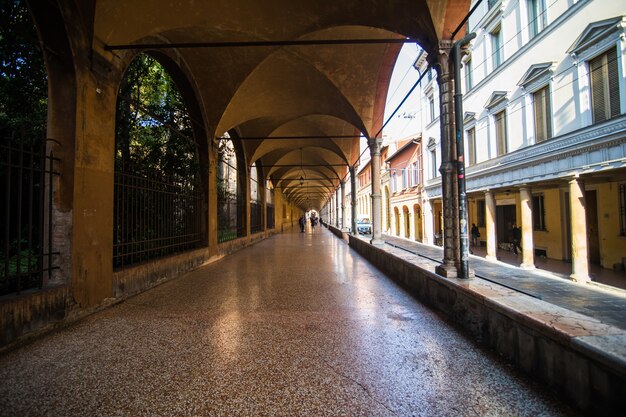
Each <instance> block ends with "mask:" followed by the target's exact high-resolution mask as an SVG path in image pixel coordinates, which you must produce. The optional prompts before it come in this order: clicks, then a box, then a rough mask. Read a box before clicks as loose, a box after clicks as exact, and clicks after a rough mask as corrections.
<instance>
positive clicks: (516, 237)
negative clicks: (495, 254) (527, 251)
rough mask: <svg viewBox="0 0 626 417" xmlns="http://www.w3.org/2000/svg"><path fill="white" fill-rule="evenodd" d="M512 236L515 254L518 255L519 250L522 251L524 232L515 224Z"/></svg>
mask: <svg viewBox="0 0 626 417" xmlns="http://www.w3.org/2000/svg"><path fill="white" fill-rule="evenodd" d="M511 236H512V237H513V253H514V254H516V255H517V249H518V248H519V251H520V252H521V251H522V247H521V246H520V245H519V244H520V242H521V241H522V230H521V229H520V228H519V227H517V225H516V224H513V230H512V231H511Z"/></svg>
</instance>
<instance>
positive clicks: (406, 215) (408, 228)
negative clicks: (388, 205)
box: [402, 206, 411, 239]
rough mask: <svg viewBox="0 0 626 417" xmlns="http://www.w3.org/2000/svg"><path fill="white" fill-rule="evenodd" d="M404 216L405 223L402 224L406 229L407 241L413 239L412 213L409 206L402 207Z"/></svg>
mask: <svg viewBox="0 0 626 417" xmlns="http://www.w3.org/2000/svg"><path fill="white" fill-rule="evenodd" d="M402 215H403V217H404V221H403V223H402V225H403V227H404V237H406V238H407V239H410V238H411V212H410V211H409V208H408V207H407V206H402Z"/></svg>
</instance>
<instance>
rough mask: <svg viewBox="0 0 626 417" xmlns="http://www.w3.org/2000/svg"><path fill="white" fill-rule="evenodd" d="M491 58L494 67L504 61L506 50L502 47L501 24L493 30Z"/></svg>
mask: <svg viewBox="0 0 626 417" xmlns="http://www.w3.org/2000/svg"><path fill="white" fill-rule="evenodd" d="M491 58H492V60H493V69H494V70H495V69H496V68H498V67H499V66H500V65H501V64H502V62H503V61H504V50H503V47H502V30H501V28H500V26H498V27H497V28H495V29H494V30H493V32H491Z"/></svg>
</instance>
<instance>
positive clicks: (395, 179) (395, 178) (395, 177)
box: [391, 172, 398, 193]
mask: <svg viewBox="0 0 626 417" xmlns="http://www.w3.org/2000/svg"><path fill="white" fill-rule="evenodd" d="M397 185H398V174H396V173H395V172H394V173H393V175H392V176H391V192H392V193H395V192H396V191H398V187H397Z"/></svg>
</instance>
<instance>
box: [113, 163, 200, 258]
mask: <svg viewBox="0 0 626 417" xmlns="http://www.w3.org/2000/svg"><path fill="white" fill-rule="evenodd" d="M199 188H200V187H197V186H195V185H194V184H190V183H177V182H175V181H171V182H166V181H163V180H161V179H158V178H146V177H142V176H137V175H132V174H128V173H124V172H116V173H115V197H114V202H115V205H114V216H113V217H114V218H113V222H114V223H113V266H114V268H121V267H123V266H128V265H132V264H137V263H140V262H144V261H147V260H150V259H154V258H160V257H163V256H168V255H171V254H174V253H177V252H182V251H185V250H189V249H194V248H197V247H199V246H202V244H203V236H202V220H201V216H202V193H201V192H200V191H199Z"/></svg>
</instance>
